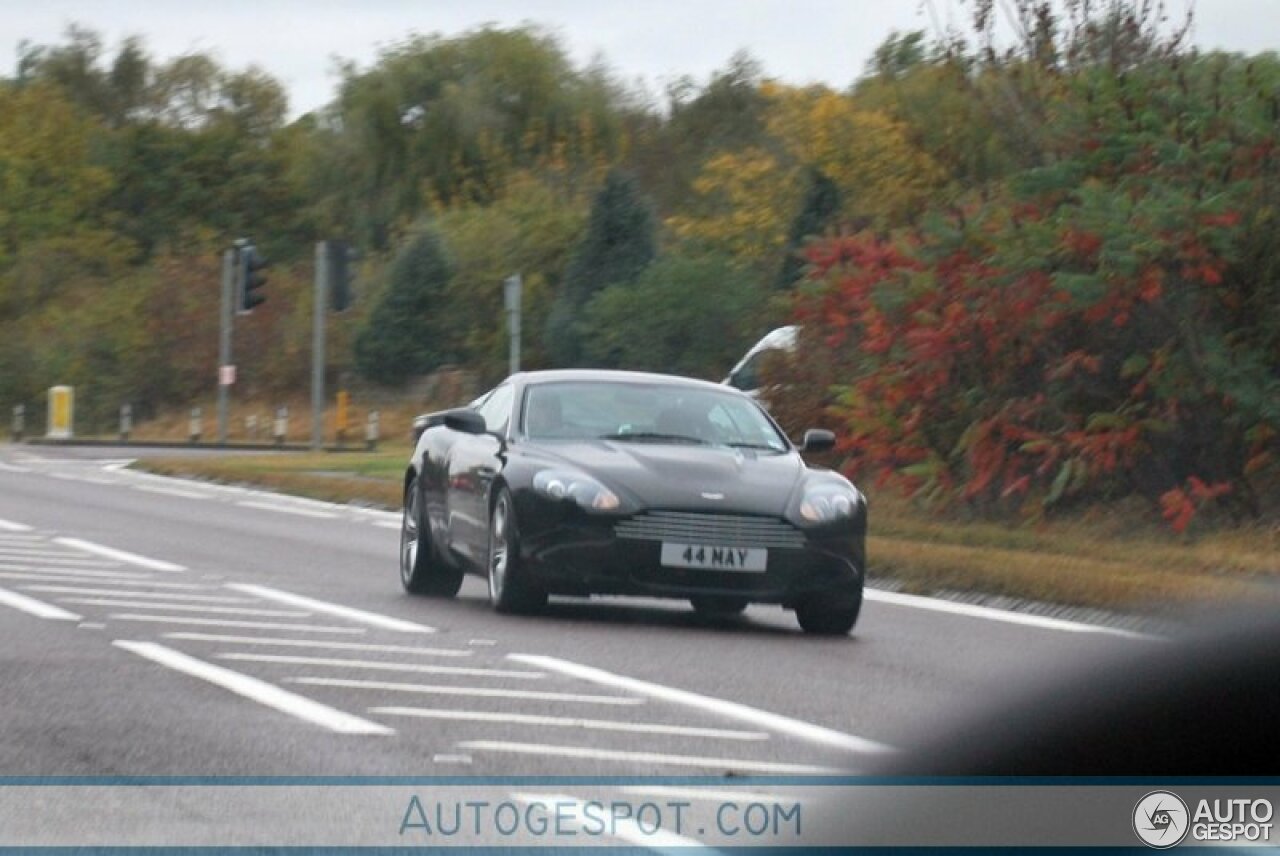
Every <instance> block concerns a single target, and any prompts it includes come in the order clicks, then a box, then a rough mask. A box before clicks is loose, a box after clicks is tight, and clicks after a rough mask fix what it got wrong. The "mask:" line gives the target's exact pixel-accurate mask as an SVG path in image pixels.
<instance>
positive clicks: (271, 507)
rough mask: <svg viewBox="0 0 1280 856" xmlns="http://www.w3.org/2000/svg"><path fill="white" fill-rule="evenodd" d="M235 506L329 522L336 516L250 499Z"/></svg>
mask: <svg viewBox="0 0 1280 856" xmlns="http://www.w3.org/2000/svg"><path fill="white" fill-rule="evenodd" d="M236 505H240V506H243V507H245V508H257V509H259V510H261V511H279V512H281V513H282V514H299V515H302V516H303V517H323V518H327V519H330V520H332V519H333V518H335V517H337V516H338V515H336V514H334V513H333V512H332V511H317V510H316V509H314V508H298V507H296V506H291V505H278V504H277V503H274V502H257V501H256V500H252V499H242V500H240V501H239V502H237V503H236Z"/></svg>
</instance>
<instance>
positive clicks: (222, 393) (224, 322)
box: [218, 250, 236, 443]
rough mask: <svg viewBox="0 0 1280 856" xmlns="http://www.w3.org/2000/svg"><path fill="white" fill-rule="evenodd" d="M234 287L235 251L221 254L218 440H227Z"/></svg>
mask: <svg viewBox="0 0 1280 856" xmlns="http://www.w3.org/2000/svg"><path fill="white" fill-rule="evenodd" d="M235 288H236V251H235V250H226V251H225V252H223V254H222V310H221V311H222V319H221V321H220V323H219V332H218V442H219V443H226V442H227V421H228V416H227V411H228V408H229V407H230V404H231V386H230V384H228V383H226V380H227V378H226V377H224V375H223V371H224V369H223V367H224V366H229V365H231V324H232V318H233V317H234V316H235V312H234V311H232V307H231V304H232V301H233V300H234V299H235V294H234V292H235Z"/></svg>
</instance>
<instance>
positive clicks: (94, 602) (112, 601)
mask: <svg viewBox="0 0 1280 856" xmlns="http://www.w3.org/2000/svg"><path fill="white" fill-rule="evenodd" d="M170 599H172V596H170ZM58 602H59V603H74V604H79V605H82V606H117V607H120V608H121V609H171V610H173V611H174V612H207V613H209V614H211V615H249V616H254V617H257V618H310V617H311V613H309V612H289V611H287V610H283V609H247V608H243V607H239V606H206V605H204V604H189V603H152V602H151V601H147V600H122V599H120V598H102V597H61V598H58Z"/></svg>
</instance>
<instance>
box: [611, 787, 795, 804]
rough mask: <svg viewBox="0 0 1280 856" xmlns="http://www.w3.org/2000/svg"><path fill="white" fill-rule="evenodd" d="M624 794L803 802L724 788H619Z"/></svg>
mask: <svg viewBox="0 0 1280 856" xmlns="http://www.w3.org/2000/svg"><path fill="white" fill-rule="evenodd" d="M618 790H620V791H621V792H622V793H624V794H635V795H636V796H641V797H668V798H670V799H681V800H708V801H710V802H733V801H735V800H746V801H748V802H753V803H765V804H771V803H772V804H779V803H785V804H790V803H797V802H805V800H803V799H801V798H799V797H792V796H787V797H781V796H778V795H777V794H766V793H763V792H761V791H734V790H729V789H728V788H725V789H723V790H720V789H712V788H673V787H669V786H667V785H646V786H643V787H627V788H619V789H618Z"/></svg>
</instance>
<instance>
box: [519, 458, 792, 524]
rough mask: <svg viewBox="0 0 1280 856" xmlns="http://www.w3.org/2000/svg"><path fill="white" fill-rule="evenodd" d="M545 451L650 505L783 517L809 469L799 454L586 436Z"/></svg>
mask: <svg viewBox="0 0 1280 856" xmlns="http://www.w3.org/2000/svg"><path fill="white" fill-rule="evenodd" d="M540 451H541V452H544V453H546V455H547V457H549V458H557V459H560V460H562V461H564V462H565V463H566V464H569V465H571V466H573V467H574V468H576V469H579V470H583V471H585V472H587V473H588V474H590V475H593V476H595V477H597V478H599V479H601V480H603V481H604V482H605V483H606V484H607V485H609V486H610V487H611V488H614V489H615V490H620V491H622V492H624V493H626V494H629V495H630V496H631V497H632V498H633V499H635V500H637V501H639V502H640V503H641V504H642V505H643V506H645V507H647V508H669V509H680V510H706V511H726V512H739V513H744V514H768V515H777V516H781V515H783V514H784V513H785V511H786V508H787V501H788V499H789V498H790V497H791V494H792V492H793V490H794V489H795V485H796V482H797V481H798V480H799V479H800V477H801V475H802V474H803V473H804V471H805V465H804V462H803V461H802V460H801V459H800V455H799V454H797V453H796V452H785V453H781V454H779V453H776V452H764V451H757V450H754V449H734V448H730V447H727V446H701V445H686V444H673V443H655V442H649V441H615V440H587V441H576V442H565V443H559V442H557V443H554V444H553V443H547V444H545V445H540Z"/></svg>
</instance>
